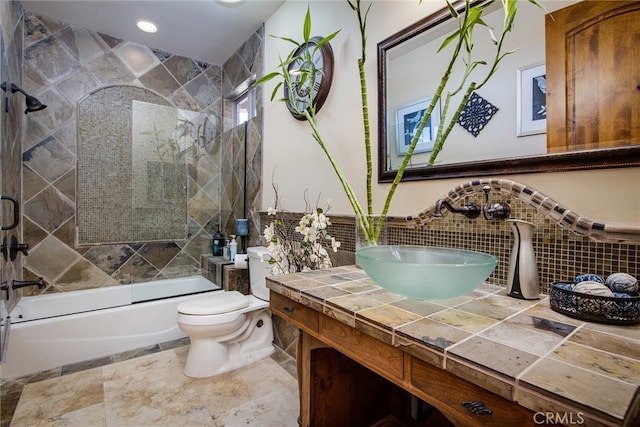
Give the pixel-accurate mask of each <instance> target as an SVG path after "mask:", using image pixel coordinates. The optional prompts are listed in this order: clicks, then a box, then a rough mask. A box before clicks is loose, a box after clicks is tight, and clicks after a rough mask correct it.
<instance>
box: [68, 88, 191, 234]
mask: <svg viewBox="0 0 640 427" xmlns="http://www.w3.org/2000/svg"><path fill="white" fill-rule="evenodd" d="M134 101H144V102H147V103H150V104H156V105H164V106H168V105H169V103H168V102H167V101H165V100H164V99H163V98H161V97H160V96H158V95H156V94H154V93H153V92H150V91H148V90H146V89H143V88H136V87H132V86H112V87H108V88H104V89H100V90H98V91H96V92H94V93H92V94H91V95H90V96H88V97H85V98H84V99H83V100H82V101H80V102H79V103H78V118H77V124H78V141H77V143H78V145H77V154H78V159H77V166H78V168H77V176H78V189H77V191H78V192H77V200H76V204H77V226H78V243H79V244H81V245H82V244H95V243H117V242H129V241H135V240H137V239H135V238H134V236H135V235H136V234H137V232H136V230H137V227H136V226H135V224H136V222H135V221H136V212H135V199H136V198H135V197H134V196H136V195H137V196H138V197H139V196H140V194H137V193H136V188H138V185H137V180H136V179H134V174H135V173H136V170H135V168H133V166H132V165H133V162H134V161H135V158H136V156H135V155H134V154H135V153H134V151H133V150H134V144H133V143H132V142H133V141H134V139H133V123H132V121H133V113H134ZM116 107H117V108H116ZM138 178H139V177H138ZM145 180H146V179H145ZM169 236H170V238H173V239H175V238H176V236H175V234H169ZM178 238H179V239H183V238H184V229H183V233H182V236H179V237H178ZM139 240H144V239H139ZM154 240H155V239H154Z"/></svg>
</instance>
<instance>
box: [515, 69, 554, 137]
mask: <svg viewBox="0 0 640 427" xmlns="http://www.w3.org/2000/svg"><path fill="white" fill-rule="evenodd" d="M517 72H518V74H517V91H516V92H517V116H516V117H517V136H528V135H536V134H541V133H546V132H547V76H546V67H545V64H536V65H530V66H527V67H523V68H518V70H517Z"/></svg>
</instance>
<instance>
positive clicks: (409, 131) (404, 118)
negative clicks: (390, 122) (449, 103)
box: [396, 98, 440, 156]
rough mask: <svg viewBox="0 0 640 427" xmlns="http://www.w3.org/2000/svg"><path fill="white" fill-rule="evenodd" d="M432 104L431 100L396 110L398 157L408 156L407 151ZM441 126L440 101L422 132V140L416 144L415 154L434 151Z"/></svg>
mask: <svg viewBox="0 0 640 427" xmlns="http://www.w3.org/2000/svg"><path fill="white" fill-rule="evenodd" d="M430 103H431V98H429V99H425V100H422V101H418V102H414V103H411V104H408V105H405V106H403V107H400V108H398V109H397V110H396V124H397V135H396V146H397V150H398V156H404V155H405V154H407V150H408V149H409V146H410V145H411V141H412V140H413V137H414V136H415V134H416V131H417V129H418V126H419V125H420V121H421V120H422V117H423V116H424V114H425V112H426V111H427V108H428V107H429V104H430ZM439 124H440V101H438V103H437V104H436V105H435V107H433V111H432V112H431V117H429V120H428V121H427V124H426V125H425V127H424V129H423V130H422V135H420V139H419V140H418V143H417V144H416V148H415V149H414V150H413V152H414V153H425V152H428V151H432V150H433V144H434V142H435V139H436V134H437V132H438V126H439Z"/></svg>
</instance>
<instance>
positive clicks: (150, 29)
mask: <svg viewBox="0 0 640 427" xmlns="http://www.w3.org/2000/svg"><path fill="white" fill-rule="evenodd" d="M136 25H137V26H138V28H139V29H140V30H142V31H144V32H145V33H155V32H156V31H158V27H157V26H156V24H154V23H153V22H151V21H147V20H146V19H139V20H138V21H137V22H136Z"/></svg>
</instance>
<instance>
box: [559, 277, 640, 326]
mask: <svg viewBox="0 0 640 427" xmlns="http://www.w3.org/2000/svg"><path fill="white" fill-rule="evenodd" d="M549 303H550V305H551V309H552V310H554V311H557V312H558V313H562V314H566V315H567V316H570V317H574V318H576V319H580V320H586V321H588V322H598V323H609V324H615V325H633V324H636V323H639V322H640V294H639V293H638V280H637V279H636V278H635V277H633V276H631V275H629V274H626V273H614V274H611V275H609V276H608V277H607V278H606V280H605V279H604V278H603V277H602V276H599V275H596V274H582V275H580V276H577V277H576V278H575V279H574V280H573V282H568V283H565V282H556V283H554V284H553V286H552V287H551V294H550V298H549Z"/></svg>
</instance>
